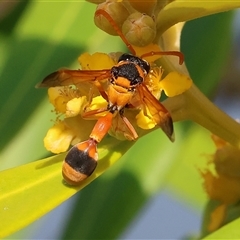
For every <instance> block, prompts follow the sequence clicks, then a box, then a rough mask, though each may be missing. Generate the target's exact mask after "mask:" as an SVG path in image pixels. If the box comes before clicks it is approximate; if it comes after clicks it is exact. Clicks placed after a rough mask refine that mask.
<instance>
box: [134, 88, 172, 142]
mask: <svg viewBox="0 0 240 240" xmlns="http://www.w3.org/2000/svg"><path fill="white" fill-rule="evenodd" d="M137 91H138V93H139V96H140V100H141V102H142V103H143V105H145V106H146V107H147V108H148V110H149V112H150V113H151V115H152V118H153V119H154V121H155V122H156V123H157V124H158V125H159V127H161V129H162V130H163V132H164V133H165V134H166V135H167V136H168V138H169V139H170V140H171V141H172V142H173V141H174V130H173V121H172V118H171V115H170V113H169V112H168V110H167V109H166V108H165V107H164V106H163V105H162V104H161V103H160V102H159V101H158V100H157V99H156V98H155V97H154V96H153V95H152V93H151V92H150V91H149V90H148V88H147V86H146V85H145V84H143V83H142V84H140V85H139V86H137Z"/></svg>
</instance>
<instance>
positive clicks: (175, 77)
mask: <svg viewBox="0 0 240 240" xmlns="http://www.w3.org/2000/svg"><path fill="white" fill-rule="evenodd" d="M160 86H161V88H162V89H163V90H164V92H165V94H166V95H167V96H168V97H174V96H176V95H179V94H181V93H183V92H185V91H187V90H188V89H189V88H190V87H191V86H192V79H191V78H190V77H188V76H187V75H184V74H181V73H178V72H171V73H169V74H168V75H167V76H166V77H165V78H164V79H163V80H162V81H160Z"/></svg>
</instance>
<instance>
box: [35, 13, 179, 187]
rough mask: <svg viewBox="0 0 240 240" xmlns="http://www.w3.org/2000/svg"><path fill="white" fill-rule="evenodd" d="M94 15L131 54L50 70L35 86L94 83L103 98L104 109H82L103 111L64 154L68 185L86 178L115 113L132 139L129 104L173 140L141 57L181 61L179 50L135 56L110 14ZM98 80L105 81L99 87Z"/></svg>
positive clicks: (170, 124) (169, 123)
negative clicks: (98, 65)
mask: <svg viewBox="0 0 240 240" xmlns="http://www.w3.org/2000/svg"><path fill="white" fill-rule="evenodd" d="M95 14H96V15H101V16H103V17H105V18H106V19H107V20H108V21H109V22H110V24H111V25H112V26H113V28H114V29H115V31H116V32H117V33H118V35H119V36H120V37H121V39H122V40H123V41H124V43H125V44H126V46H127V47H128V49H129V50H130V52H131V54H127V53H124V54H122V55H121V56H120V58H119V59H118V63H117V64H116V65H114V66H113V67H112V68H111V69H101V70H68V69H61V70H59V71H56V72H53V73H51V74H50V75H48V76H47V77H45V78H44V80H43V81H42V82H41V83H40V84H39V85H38V86H39V87H56V86H68V85H77V84H79V83H83V82H92V83H96V84H95V85H96V86H98V90H99V93H100V94H101V95H102V97H103V98H104V99H105V100H106V101H107V103H108V105H107V107H106V109H96V110H91V111H89V112H84V113H83V114H82V115H83V117H89V116H90V117H91V116H95V115H97V114H99V113H103V112H104V113H106V114H104V115H103V116H101V117H99V118H98V120H97V122H96V124H95V126H94V128H93V130H92V132H91V134H90V135H89V139H88V140H86V141H84V142H80V143H77V144H76V145H74V146H73V147H72V148H71V149H70V150H69V151H68V153H67V155H66V158H65V160H64V162H63V167H62V174H63V177H64V179H65V181H66V182H67V183H68V184H71V185H77V184H79V183H80V182H81V181H83V180H84V179H86V178H87V177H89V176H90V175H91V174H92V173H93V171H94V170H95V168H96V166H97V160H98V153H97V145H98V143H99V142H100V141H101V140H102V139H103V137H104V136H105V135H106V134H107V133H108V131H109V130H110V128H111V125H112V120H113V118H114V117H115V116H116V114H119V115H120V117H121V119H122V121H123V123H124V125H125V127H126V129H128V131H129V133H130V136H131V139H132V140H136V139H137V138H138V134H137V133H136V131H135V129H134V127H133V126H132V124H131V123H130V121H129V120H128V118H127V117H125V115H124V109H126V108H129V107H132V108H139V107H142V108H143V109H145V110H146V109H147V110H148V111H149V113H150V114H151V116H152V118H153V120H154V121H155V122H156V123H157V125H158V126H159V127H160V128H161V129H162V130H163V132H164V133H165V134H166V135H167V137H168V138H169V139H170V140H171V141H174V130H173V121H172V118H171V116H170V113H169V112H168V110H167V109H166V108H165V107H164V106H163V105H162V104H161V103H160V102H159V101H158V100H157V99H156V98H155V97H154V96H153V95H152V93H151V92H150V90H149V89H148V88H147V86H146V85H145V83H144V80H145V78H146V76H147V75H148V74H149V72H150V64H149V63H148V62H147V61H146V60H144V59H143V57H147V56H151V55H175V56H177V57H179V62H180V63H181V62H183V55H182V53H181V52H175V51H169V52H150V53H147V54H144V55H142V56H140V57H137V56H136V53H135V50H134V49H133V47H132V46H131V45H130V44H129V43H128V41H127V40H126V38H125V37H124V35H123V34H122V32H121V30H120V29H119V27H118V26H117V25H116V23H115V22H114V20H113V19H112V17H111V16H110V15H109V14H108V13H107V12H106V11H104V10H97V11H96V13H95ZM102 81H105V82H106V81H107V84H105V85H104V86H103V84H102ZM136 96H137V98H138V99H140V104H139V105H140V106H136V105H134V104H136V103H134V101H133V99H134V98H136Z"/></svg>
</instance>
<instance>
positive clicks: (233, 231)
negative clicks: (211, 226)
mask: <svg viewBox="0 0 240 240" xmlns="http://www.w3.org/2000/svg"><path fill="white" fill-rule="evenodd" d="M239 225H240V218H238V219H237V220H235V221H233V222H231V223H229V224H227V225H226V226H223V227H221V228H220V229H219V230H217V231H215V232H214V233H212V234H210V235H208V236H207V237H205V238H203V240H207V239H239V238H240V228H239Z"/></svg>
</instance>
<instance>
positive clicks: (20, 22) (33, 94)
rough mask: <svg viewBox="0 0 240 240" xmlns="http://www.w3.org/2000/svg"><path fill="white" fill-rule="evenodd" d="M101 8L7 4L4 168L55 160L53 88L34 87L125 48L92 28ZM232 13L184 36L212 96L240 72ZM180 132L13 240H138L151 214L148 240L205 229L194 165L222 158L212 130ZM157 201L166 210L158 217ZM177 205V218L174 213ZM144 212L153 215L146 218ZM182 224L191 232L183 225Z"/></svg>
mask: <svg viewBox="0 0 240 240" xmlns="http://www.w3.org/2000/svg"><path fill="white" fill-rule="evenodd" d="M95 7H96V6H95V5H93V4H90V3H85V2H81V3H77V2H72V1H69V2H59V1H51V2H44V1H24V2H22V1H21V2H15V3H14V2H0V9H2V11H0V99H1V103H2V104H1V105H0V133H1V137H0V149H1V152H0V169H1V170H3V169H7V168H11V167H14V166H18V165H21V164H25V163H28V162H30V161H34V160H37V159H40V158H43V157H46V156H49V155H50V154H49V153H48V152H47V151H46V150H45V149H44V147H43V137H44V136H45V134H46V132H47V130H48V128H49V127H50V126H51V125H52V124H53V123H52V121H51V119H54V116H53V115H52V113H51V109H52V108H51V106H50V104H49V103H48V100H47V91H46V89H35V88H34V86H35V85H36V83H38V82H40V81H41V80H42V79H43V78H44V77H45V76H46V75H47V74H49V73H51V72H53V71H55V70H56V69H58V68H60V67H63V66H64V67H68V68H72V69H77V68H78V67H79V66H78V62H77V58H78V56H79V55H80V54H81V53H83V52H85V51H87V52H90V53H94V52H106V53H108V52H116V51H126V47H125V46H124V45H123V43H122V42H121V40H120V39H119V38H118V37H112V36H109V35H107V34H105V33H103V32H102V31H100V30H99V29H97V28H96V27H95V26H94V23H93V14H94V10H95ZM233 16H234V14H233V12H227V13H222V14H218V15H214V16H210V17H206V18H202V19H198V20H194V21H191V22H189V23H187V24H186V25H185V28H184V31H183V35H182V51H183V53H184V55H185V59H186V64H187V66H188V69H189V72H190V74H191V76H192V78H193V80H194V82H195V84H196V85H197V86H198V87H199V88H200V89H201V90H202V91H203V92H204V93H205V94H207V95H208V96H209V97H210V98H212V99H214V97H215V96H216V95H217V93H218V92H219V91H220V90H221V89H224V91H222V90H221V93H224V94H223V95H224V97H225V96H226V94H229V93H230V94H231V93H232V92H231V91H232V90H231V88H230V87H229V84H226V83H224V81H220V79H223V78H224V77H225V79H226V78H227V77H228V81H230V82H232V83H233V84H234V83H235V80H234V79H235V76H236V73H238V74H239V72H237V70H236V69H235V70H234V69H233V67H231V66H233V65H232V64H233V62H232V61H233V60H232V59H233V57H234V55H233V48H232V47H231V46H232V44H233V36H234V34H233V27H232V26H233V25H232V23H233V19H234V18H233ZM106 43H107V44H106ZM230 63H231V64H230ZM229 70H231V71H229ZM234 71H235V72H234ZM229 72H231V73H233V72H234V73H235V74H230V73H229ZM228 83H229V82H228ZM223 86H224V87H223ZM236 86H237V87H239V86H238V85H236ZM220 87H221V88H220ZM219 89H220V90H219ZM234 90H235V91H236V88H234ZM234 93H235V92H234ZM227 96H229V95H227ZM230 96H231V95H230ZM232 96H235V95H234V94H232ZM218 99H219V102H221V99H220V98H218ZM234 100H236V99H234ZM237 100H238V99H237ZM175 129H176V133H175V134H176V142H175V143H174V144H172V143H169V142H168V141H165V140H166V139H165V136H163V135H162V133H161V131H160V130H159V131H158V130H157V131H155V132H153V133H151V134H149V135H147V136H146V137H144V138H142V139H140V140H139V141H138V142H137V143H136V144H135V145H134V146H133V147H132V149H131V150H130V151H128V152H127V153H126V154H125V156H124V157H123V158H122V159H121V161H119V162H118V163H117V164H115V165H114V166H113V167H112V168H111V169H110V170H108V171H107V172H106V173H105V174H104V175H103V176H101V177H100V178H98V179H97V180H95V181H94V182H93V183H92V184H90V185H89V186H88V187H86V188H85V189H84V190H82V191H81V192H80V193H78V194H77V195H76V196H75V197H74V199H70V200H69V201H68V202H66V203H65V204H64V206H62V208H61V207H60V208H58V209H56V210H55V211H54V213H51V214H50V215H49V217H48V216H46V217H44V218H43V219H42V220H40V221H39V222H36V223H34V224H32V225H30V226H29V227H27V228H26V229H23V230H21V231H20V232H18V233H16V234H15V235H13V236H10V238H23V239H27V238H30V239H33V238H41V237H39V236H41V234H43V233H42V231H44V234H45V235H43V236H45V237H46V238H49V236H53V237H54V236H55V238H58V239H73V238H78V239H94V238H103V239H112V238H128V237H131V238H134V237H135V238H138V237H139V236H138V235H134V234H133V235H131V228H130V227H131V226H135V224H134V221H135V223H136V222H140V218H141V216H143V215H147V214H148V213H147V211H146V209H151V211H153V212H154V211H155V212H158V213H159V216H158V218H157V219H155V218H154V219H151V217H149V218H150V219H151V220H152V221H149V222H147V223H146V225H144V227H143V226H142V227H141V228H142V233H141V234H142V235H141V236H143V238H144V236H149V230H151V233H152V238H163V237H165V238H167V237H168V238H177V237H178V236H177V235H175V234H179V227H180V228H182V229H185V226H188V225H189V226H191V225H190V223H191V222H192V221H195V222H194V223H195V224H196V225H198V224H199V225H200V215H201V211H202V210H203V208H204V205H205V203H206V195H205V193H204V191H203V189H202V179H201V177H200V175H199V172H198V170H197V167H196V166H198V165H201V164H203V163H204V161H205V160H206V155H208V154H211V153H213V152H214V145H213V143H212V141H211V139H210V133H209V132H208V131H207V130H205V129H203V128H201V127H199V126H197V125H196V124H192V123H176V124H175ZM60 171H61V170H60ZM161 194H162V195H161ZM159 196H161V197H159ZM158 201H160V202H158ZM157 202H158V203H157ZM171 202H172V204H173V205H171ZM151 204H153V205H154V206H158V209H157V210H152V209H154V208H151ZM175 207H176V215H175V216H174V215H173V212H172V211H171V210H174V209H175ZM178 208H180V210H179V209H178ZM141 209H145V211H144V213H142V214H140V213H139V211H141ZM168 210H169V211H168ZM181 212H182V214H183V215H179V214H181ZM188 213H189V214H188ZM0 218H1V217H0ZM182 218H183V219H182ZM192 218H194V219H195V220H192ZM55 219H61V222H60V223H59V225H56V226H55V229H54V228H52V227H51V226H50V223H51V222H55V221H57V220H55ZM169 219H170V220H169ZM171 219H175V220H176V224H175V222H174V221H172V220H171ZM1 221H2V219H1ZM163 222H164V224H165V223H166V222H168V223H169V226H168V227H167V226H165V225H164V224H163ZM182 222H185V223H186V225H182V226H179V225H177V224H178V223H179V224H180V223H182ZM153 225H154V226H155V228H152V226H153ZM196 225H194V227H196ZM47 226H48V227H47ZM43 228H44V230H42V229H43ZM193 230H194V231H196V229H193ZM199 230H200V226H199ZM186 231H189V232H190V233H192V231H191V229H188V228H186ZM189 232H186V233H185V235H187V234H189ZM144 233H145V235H144ZM174 233H175V234H174ZM39 234H40V235H39ZM54 234H56V235H54ZM128 234H129V235H128ZM139 234H140V233H139ZM168 234H169V235H168Z"/></svg>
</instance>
